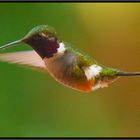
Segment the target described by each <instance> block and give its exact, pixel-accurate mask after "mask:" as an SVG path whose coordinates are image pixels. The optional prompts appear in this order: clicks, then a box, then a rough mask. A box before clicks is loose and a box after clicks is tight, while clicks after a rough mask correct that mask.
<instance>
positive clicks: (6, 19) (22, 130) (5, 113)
mask: <svg viewBox="0 0 140 140" xmlns="http://www.w3.org/2000/svg"><path fill="white" fill-rule="evenodd" d="M0 17H1V22H0V34H1V36H0V45H3V44H5V43H8V42H11V41H14V40H17V39H19V38H21V37H23V36H24V35H25V34H26V33H27V32H28V31H29V30H30V29H31V28H33V27H35V26H36V25H40V24H48V25H51V26H53V27H55V29H56V31H57V33H58V35H59V37H60V38H61V39H62V40H64V41H67V42H70V43H72V44H74V45H75V46H76V47H78V48H80V49H82V50H83V51H85V52H87V53H89V54H90V55H91V56H92V57H94V58H95V59H96V60H98V61H99V63H102V64H104V65H107V66H110V67H116V68H120V69H123V70H126V71H139V70H140V62H139V55H140V39H139V38H140V26H139V25H140V4H139V3H90V4H88V3H81V4H80V3H9V4H8V3H0ZM28 49H31V48H30V47H28V46H25V45H20V46H16V47H13V48H12V47H11V48H9V49H7V50H4V51H1V53H4V52H13V51H20V50H28ZM139 83H140V79H139V77H133V78H132V77H131V78H129V77H125V78H121V79H119V80H118V81H117V82H116V83H113V84H112V85H110V87H108V88H104V89H100V90H97V91H95V92H92V93H90V94H83V93H80V92H78V91H74V90H72V89H69V88H67V87H64V86H63V85H60V84H59V83H57V82H56V81H54V79H52V78H51V77H50V76H49V75H48V74H45V73H40V72H37V71H32V70H30V69H24V68H21V67H20V66H17V65H11V64H7V63H4V62H0V136H46V137H50V136H56V137H58V136H61V137H63V136H75V137H76V136H89V137H90V136H93V137H94V136H140V131H139V130H140V102H139V98H140V87H139Z"/></svg>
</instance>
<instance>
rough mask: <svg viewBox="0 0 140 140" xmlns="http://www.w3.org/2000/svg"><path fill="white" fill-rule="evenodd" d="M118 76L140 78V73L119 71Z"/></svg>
mask: <svg viewBox="0 0 140 140" xmlns="http://www.w3.org/2000/svg"><path fill="white" fill-rule="evenodd" d="M116 76H140V72H123V71H119V72H118V73H117V74H116Z"/></svg>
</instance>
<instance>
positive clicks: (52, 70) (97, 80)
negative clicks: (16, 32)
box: [0, 25, 140, 92]
mask: <svg viewBox="0 0 140 140" xmlns="http://www.w3.org/2000/svg"><path fill="white" fill-rule="evenodd" d="M16 44H27V45H29V46H31V47H32V48H33V49H34V50H31V51H21V52H14V53H3V54H0V60H1V61H5V62H9V63H18V64H23V65H27V66H31V67H36V68H39V69H42V70H44V71H48V73H49V74H50V75H51V76H52V77H53V78H54V79H55V80H56V81H58V82H59V83H61V84H63V85H65V86H67V87H70V88H72V89H75V90H79V91H82V92H90V91H92V90H96V89H98V88H103V87H107V86H108V84H109V83H111V82H113V81H114V80H116V79H117V78H119V77H121V76H136V75H140V72H124V71H121V70H118V69H114V68H109V67H106V66H102V65H99V64H98V63H97V62H96V61H95V60H94V59H92V58H91V57H90V56H88V55H86V54H84V53H83V52H80V51H79V50H77V49H76V48H74V47H73V46H72V45H71V44H69V43H66V42H63V41H61V40H60V39H59V38H58V37H57V35H56V32H55V30H54V28H53V27H50V26H48V25H40V26H37V27H35V28H33V29H32V30H31V31H30V32H29V33H28V34H27V35H26V36H25V37H23V38H22V39H20V40H17V41H14V42H12V43H9V44H6V45H4V46H1V47H0V49H4V48H8V47H10V46H13V45H16Z"/></svg>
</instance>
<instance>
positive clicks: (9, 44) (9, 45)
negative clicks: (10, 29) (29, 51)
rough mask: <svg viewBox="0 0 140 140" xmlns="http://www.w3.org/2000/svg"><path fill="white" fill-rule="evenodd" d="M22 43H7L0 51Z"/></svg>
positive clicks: (20, 41) (18, 41) (19, 41)
mask: <svg viewBox="0 0 140 140" xmlns="http://www.w3.org/2000/svg"><path fill="white" fill-rule="evenodd" d="M21 43H22V40H17V41H14V42H11V43H8V44H6V45H3V46H1V47H0V50H1V49H6V48H9V47H12V46H13V45H17V44H21Z"/></svg>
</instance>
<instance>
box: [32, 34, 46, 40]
mask: <svg viewBox="0 0 140 140" xmlns="http://www.w3.org/2000/svg"><path fill="white" fill-rule="evenodd" d="M42 38H46V35H45V34H43V33H38V34H36V35H35V36H34V40H41V39H42Z"/></svg>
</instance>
